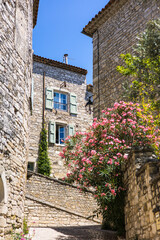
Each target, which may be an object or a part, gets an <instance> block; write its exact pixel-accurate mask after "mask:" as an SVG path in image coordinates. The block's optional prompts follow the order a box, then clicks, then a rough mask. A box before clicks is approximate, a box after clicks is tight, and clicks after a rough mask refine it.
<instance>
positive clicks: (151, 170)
mask: <svg viewBox="0 0 160 240" xmlns="http://www.w3.org/2000/svg"><path fill="white" fill-rule="evenodd" d="M159 167H160V164H159V161H158V160H156V159H155V158H154V156H153V155H152V153H151V152H138V151H137V152H134V153H133V154H132V156H131V157H130V160H129V161H128V163H127V166H126V170H125V175H124V182H125V187H126V189H127V194H126V201H125V226H126V240H135V239H138V240H141V239H144V240H151V239H154V240H159V239H160V169H159Z"/></svg>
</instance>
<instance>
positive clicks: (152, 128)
mask: <svg viewBox="0 0 160 240" xmlns="http://www.w3.org/2000/svg"><path fill="white" fill-rule="evenodd" d="M102 114H103V116H102V117H101V118H100V119H99V120H97V119H94V122H93V124H92V126H91V127H90V129H89V131H88V132H84V133H82V132H79V133H76V134H75V135H74V136H73V137H68V138H67V139H66V141H65V147H64V149H63V152H62V153H60V156H61V157H62V158H64V159H65V163H66V165H67V166H68V173H67V178H66V180H67V181H68V182H75V183H77V185H78V188H80V190H84V189H86V188H87V189H88V188H90V189H92V190H93V191H94V196H95V198H96V199H97V202H98V205H99V209H98V212H100V213H102V214H103V217H104V218H107V216H108V215H109V214H112V213H111V211H112V212H113V208H112V207H111V205H112V203H113V202H114V201H117V200H116V199H119V200H118V201H121V195H124V193H123V192H124V190H125V189H124V186H123V183H122V171H121V164H122V162H123V163H125V162H126V161H127V159H128V156H129V153H130V150H131V149H134V148H138V149H139V148H142V149H144V148H151V149H153V150H155V152H156V154H157V156H158V155H159V143H160V134H159V133H160V132H159V129H158V128H157V127H156V124H155V123H154V119H153V116H152V115H151V114H148V112H147V111H146V110H144V109H142V108H140V105H139V104H133V103H132V102H129V103H125V102H122V101H121V102H119V103H115V104H114V107H113V108H108V109H107V110H103V111H102ZM117 204H119V203H118V202H117ZM113 205H114V204H113ZM122 205H123V204H122ZM118 207H119V206H118ZM122 208H123V206H122ZM118 209H119V208H117V210H116V209H115V211H119V210H118ZM117 221H119V220H117ZM111 222H113V221H111ZM114 224H115V223H114Z"/></svg>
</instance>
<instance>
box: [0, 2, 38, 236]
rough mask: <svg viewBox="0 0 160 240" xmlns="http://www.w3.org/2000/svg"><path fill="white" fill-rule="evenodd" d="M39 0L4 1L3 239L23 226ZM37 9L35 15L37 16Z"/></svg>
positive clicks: (0, 10)
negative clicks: (31, 90) (33, 46)
mask: <svg viewBox="0 0 160 240" xmlns="http://www.w3.org/2000/svg"><path fill="white" fill-rule="evenodd" d="M38 4H39V1H38V0H35V1H33V0H30V1H29V0H23V1H20V0H10V1H6V0H1V1H0V22H1V24H0V239H7V235H8V234H10V233H11V230H12V229H13V225H14V227H15V228H21V227H22V221H23V213H24V197H25V181H26V169H27V154H28V150H27V149H28V115H29V113H30V110H29V99H30V84H31V76H32V28H33V25H34V26H35V24H36V20H37V11H38ZM33 12H34V19H33Z"/></svg>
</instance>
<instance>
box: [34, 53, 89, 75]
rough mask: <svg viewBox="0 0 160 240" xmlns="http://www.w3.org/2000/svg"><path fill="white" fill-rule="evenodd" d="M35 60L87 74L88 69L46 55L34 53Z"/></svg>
mask: <svg viewBox="0 0 160 240" xmlns="http://www.w3.org/2000/svg"><path fill="white" fill-rule="evenodd" d="M33 61H35V62H40V63H44V64H47V65H50V66H53V67H57V68H62V69H65V70H68V71H71V72H76V73H80V74H82V75H86V74H87V70H85V69H83V68H79V67H75V66H72V65H69V64H66V63H62V62H58V61H55V60H52V59H48V58H44V57H40V56H37V55H33Z"/></svg>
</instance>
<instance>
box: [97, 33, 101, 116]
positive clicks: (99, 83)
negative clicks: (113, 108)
mask: <svg viewBox="0 0 160 240" xmlns="http://www.w3.org/2000/svg"><path fill="white" fill-rule="evenodd" d="M97 59H98V69H97V71H98V119H99V118H100V77H99V72H100V70H99V69H100V66H99V65H100V64H99V31H98V30H97Z"/></svg>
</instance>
